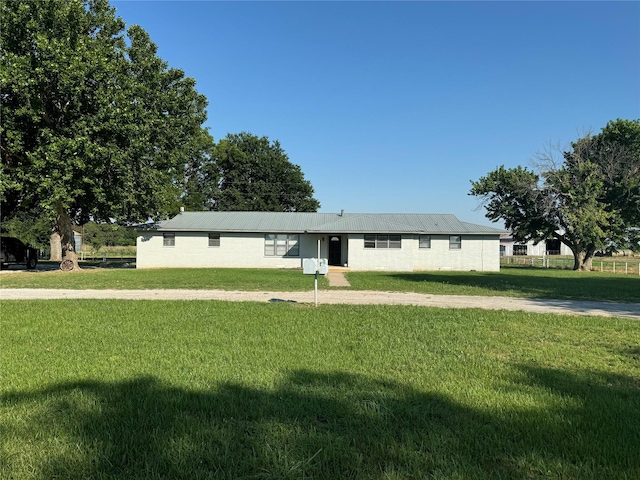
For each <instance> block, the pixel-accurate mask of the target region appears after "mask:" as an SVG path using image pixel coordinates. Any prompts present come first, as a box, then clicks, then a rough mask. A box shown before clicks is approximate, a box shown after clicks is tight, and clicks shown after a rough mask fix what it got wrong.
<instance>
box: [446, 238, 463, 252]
mask: <svg viewBox="0 0 640 480" xmlns="http://www.w3.org/2000/svg"><path fill="white" fill-rule="evenodd" d="M461 248H462V237H461V236H460V235H451V236H450V237H449V250H460V249H461Z"/></svg>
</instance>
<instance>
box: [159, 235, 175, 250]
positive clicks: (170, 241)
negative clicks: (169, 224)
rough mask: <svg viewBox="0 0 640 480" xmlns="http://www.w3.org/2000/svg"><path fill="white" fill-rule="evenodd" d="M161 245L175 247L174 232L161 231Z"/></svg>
mask: <svg viewBox="0 0 640 480" xmlns="http://www.w3.org/2000/svg"><path fill="white" fill-rule="evenodd" d="M162 246H163V247H175V246H176V234H175V233H163V234H162Z"/></svg>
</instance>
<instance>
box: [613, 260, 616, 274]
mask: <svg viewBox="0 0 640 480" xmlns="http://www.w3.org/2000/svg"><path fill="white" fill-rule="evenodd" d="M613 273H616V262H613Z"/></svg>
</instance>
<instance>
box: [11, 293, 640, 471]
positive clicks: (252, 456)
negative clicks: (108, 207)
mask: <svg viewBox="0 0 640 480" xmlns="http://www.w3.org/2000/svg"><path fill="white" fill-rule="evenodd" d="M0 308H1V313H2V315H1V316H0V331H1V332H2V335H0V372H1V376H0V391H1V393H0V429H1V430H0V446H1V449H0V478H7V479H8V478H11V479H18V480H21V479H43V480H44V479H53V478H64V479H86V478H93V479H123V480H124V479H127V480H128V479H151V478H172V479H182V478H184V479H205V478H207V479H208V478H216V479H232V478H233V479H237V478H262V479H266V478H296V479H297V478H316V479H325V478H326V479H338V478H340V479H342V478H354V479H410V478H416V479H417V478H434V479H483V478H496V479H497V478H504V479H530V478H533V479H535V478H544V479H580V480H589V479H598V480H599V479H604V478H606V479H636V478H640V455H638V445H640V429H638V425H640V324H639V323H638V322H637V321H631V320H623V319H615V318H614V319H601V318H592V317H564V316H563V317H556V316H553V315H537V314H526V313H521V312H519V313H516V312H487V311H480V310H455V311H453V310H441V309H428V308H419V307H399V306H321V307H319V308H313V307H309V306H305V305H298V304H259V303H225V302H200V301H193V302H163V301H30V302H26V301H13V302H8V301H5V302H0Z"/></svg>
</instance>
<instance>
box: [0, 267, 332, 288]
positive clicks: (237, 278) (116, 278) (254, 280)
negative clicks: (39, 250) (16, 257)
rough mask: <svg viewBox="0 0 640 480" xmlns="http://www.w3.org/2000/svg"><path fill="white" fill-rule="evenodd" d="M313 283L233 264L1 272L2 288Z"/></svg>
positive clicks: (295, 273)
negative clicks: (224, 266) (205, 266)
mask: <svg viewBox="0 0 640 480" xmlns="http://www.w3.org/2000/svg"><path fill="white" fill-rule="evenodd" d="M313 283H314V280H313V275H305V274H303V273H302V270H277V269H233V268H164V269H148V270H136V269H133V268H88V269H83V270H81V271H80V272H74V273H66V272H61V271H49V272H34V271H24V272H20V273H12V274H10V275H7V274H5V275H2V276H0V286H2V288H71V289H86V288H94V289H112V288H113V289H120V290H125V289H134V290H137V289H155V288H161V289H166V288H179V289H180V288H186V289H205V290H208V289H221V290H247V291H261V290H267V291H278V292H287V291H289V292H300V291H307V290H313ZM318 285H319V286H320V287H321V288H326V287H327V286H328V283H327V280H326V278H324V277H322V276H321V277H320V278H319V281H318Z"/></svg>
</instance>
